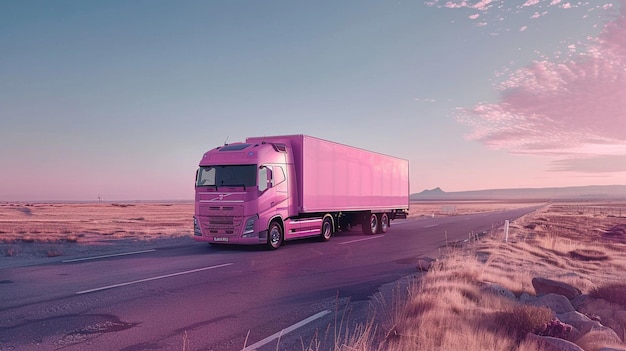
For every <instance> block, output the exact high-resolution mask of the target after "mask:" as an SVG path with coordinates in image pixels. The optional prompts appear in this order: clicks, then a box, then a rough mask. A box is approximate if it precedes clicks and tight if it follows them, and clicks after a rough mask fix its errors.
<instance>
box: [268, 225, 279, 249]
mask: <svg viewBox="0 0 626 351" xmlns="http://www.w3.org/2000/svg"><path fill="white" fill-rule="evenodd" d="M270 243H271V244H272V246H274V247H277V246H278V244H280V229H279V228H278V226H277V225H273V226H272V229H271V230H270Z"/></svg>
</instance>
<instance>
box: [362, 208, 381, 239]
mask: <svg viewBox="0 0 626 351" xmlns="http://www.w3.org/2000/svg"><path fill="white" fill-rule="evenodd" d="M361 227H362V228H361V229H362V230H363V234H365V235H372V234H376V232H377V231H378V217H376V214H375V213H372V214H370V215H366V216H365V217H364V218H363V224H362V225H361Z"/></svg>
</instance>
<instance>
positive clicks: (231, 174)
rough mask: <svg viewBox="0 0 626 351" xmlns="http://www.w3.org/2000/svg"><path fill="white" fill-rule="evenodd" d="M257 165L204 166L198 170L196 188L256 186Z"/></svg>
mask: <svg viewBox="0 0 626 351" xmlns="http://www.w3.org/2000/svg"><path fill="white" fill-rule="evenodd" d="M256 176H257V170H256V165H227V166H203V167H200V168H199V169H198V175H197V178H196V186H214V187H216V188H217V187H220V186H240V187H244V188H246V187H252V186H255V185H256Z"/></svg>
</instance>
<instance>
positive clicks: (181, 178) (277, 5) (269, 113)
mask: <svg viewBox="0 0 626 351" xmlns="http://www.w3.org/2000/svg"><path fill="white" fill-rule="evenodd" d="M285 134H307V135H312V136H315V137H318V138H323V139H327V140H332V141H336V142H340V143H343V144H348V145H353V146H357V147H360V148H364V149H368V150H372V151H377V152H381V153H385V154H389V155H393V156H397V157H401V158H404V159H407V160H409V162H410V189H411V192H412V193H415V192H420V191H422V190H424V189H433V188H435V187H440V188H442V189H443V190H444V191H467V190H481V189H500V188H523V187H532V188H538V187H564V186H579V185H613V184H626V1H625V0H614V1H611V0H607V1H602V0H599V1H595V0H594V1H566V0H522V1H512V0H499V1H498V0H481V1H463V0H430V1H419V0H415V1H408V0H397V1H393V2H392V1H378V0H376V1H374V0H345V1H331V0H322V1H292V0H282V1H277V0H267V1H241V0H229V1H217V0H215V1H208V0H201V1H194V0H186V1H164V0H132V1H127V0H107V1H98V0H94V1H79V0H71V1H68V0H55V1H47V0H39V1H35V0H19V1H17V0H4V1H0V201H93V200H97V199H98V196H100V197H102V198H103V199H105V200H191V199H193V194H194V178H195V171H196V169H197V165H198V162H199V161H200V158H201V157H202V154H203V153H204V152H205V151H207V150H209V149H212V148H214V147H216V146H219V145H223V144H224V143H225V142H236V141H243V140H244V139H245V138H246V137H248V136H267V135H285Z"/></svg>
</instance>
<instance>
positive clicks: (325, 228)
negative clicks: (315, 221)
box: [320, 216, 333, 241]
mask: <svg viewBox="0 0 626 351" xmlns="http://www.w3.org/2000/svg"><path fill="white" fill-rule="evenodd" d="M331 236H333V219H332V218H331V217H330V216H326V217H324V221H322V231H321V233H320V240H321V241H328V240H330V237H331Z"/></svg>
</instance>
